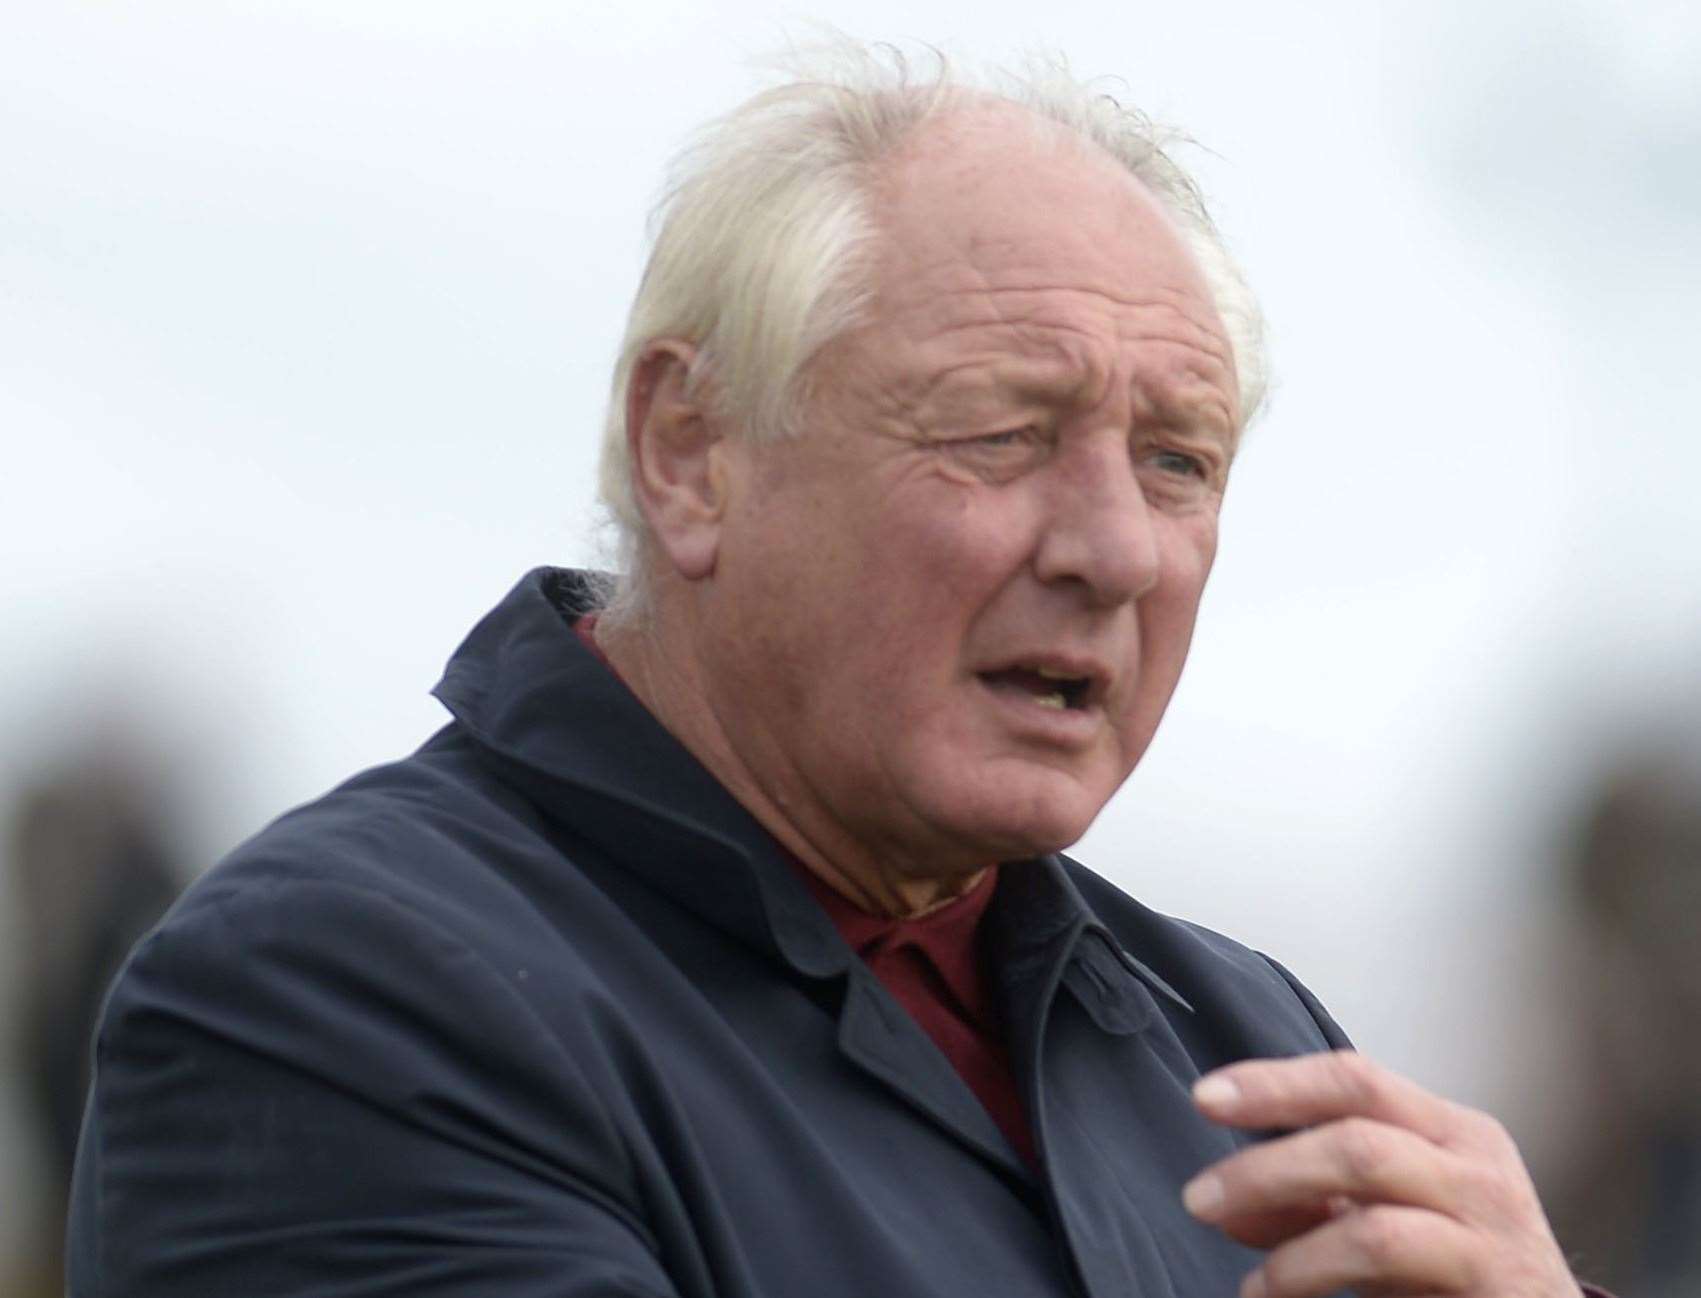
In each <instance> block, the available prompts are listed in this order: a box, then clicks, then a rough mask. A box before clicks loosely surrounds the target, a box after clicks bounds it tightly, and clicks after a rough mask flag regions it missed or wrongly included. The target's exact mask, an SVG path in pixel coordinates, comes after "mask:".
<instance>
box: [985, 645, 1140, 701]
mask: <svg viewBox="0 0 1701 1298" xmlns="http://www.w3.org/2000/svg"><path fill="white" fill-rule="evenodd" d="M1008 671H1030V672H1038V673H1041V674H1043V675H1047V676H1056V677H1059V678H1067V679H1070V680H1078V681H1084V682H1085V683H1086V684H1085V688H1084V689H1083V690H1082V692H1081V694H1080V696H1079V698H1077V699H1076V700H1074V703H1075V706H1077V707H1093V706H1096V705H1097V704H1099V703H1101V702H1103V700H1104V697H1105V695H1106V694H1108V693H1109V692H1110V682H1111V670H1110V668H1109V667H1108V666H1107V665H1106V664H1105V663H1104V662H1103V661H1102V660H1101V659H1098V658H1094V657H1092V656H1090V655H1087V654H1076V653H1067V652H1060V651H1058V650H1055V649H1044V650H1040V651H1038V652H1035V653H1017V654H1011V655H1010V656H1009V657H1007V658H1001V659H1000V660H998V661H997V662H995V663H992V664H990V665H988V666H986V667H981V668H977V669H976V671H975V674H976V675H977V676H994V675H997V674H998V673H999V672H1008Z"/></svg>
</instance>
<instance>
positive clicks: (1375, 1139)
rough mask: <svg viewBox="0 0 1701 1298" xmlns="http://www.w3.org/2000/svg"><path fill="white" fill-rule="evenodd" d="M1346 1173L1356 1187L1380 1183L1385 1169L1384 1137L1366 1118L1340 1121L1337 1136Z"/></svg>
mask: <svg viewBox="0 0 1701 1298" xmlns="http://www.w3.org/2000/svg"><path fill="white" fill-rule="evenodd" d="M1337 1140H1338V1143H1339V1148H1340V1151H1341V1157H1342V1159H1343V1161H1344V1162H1345V1163H1346V1169H1347V1171H1348V1173H1349V1174H1350V1175H1351V1176H1352V1177H1353V1179H1354V1181H1355V1182H1356V1183H1357V1184H1358V1185H1360V1186H1366V1185H1377V1184H1380V1182H1381V1180H1382V1177H1383V1173H1384V1171H1385V1169H1386V1168H1387V1166H1388V1159H1389V1148H1388V1140H1387V1134H1386V1133H1385V1132H1384V1131H1383V1129H1382V1126H1381V1124H1379V1123H1376V1122H1372V1121H1371V1120H1370V1119H1368V1118H1344V1119H1342V1120H1341V1123H1340V1130H1339V1135H1338V1137H1337Z"/></svg>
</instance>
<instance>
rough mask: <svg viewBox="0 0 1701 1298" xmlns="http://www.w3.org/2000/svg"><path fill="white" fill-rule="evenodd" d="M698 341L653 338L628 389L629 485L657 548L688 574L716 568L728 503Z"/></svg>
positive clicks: (696, 575) (697, 575) (701, 574)
mask: <svg viewBox="0 0 1701 1298" xmlns="http://www.w3.org/2000/svg"><path fill="white" fill-rule="evenodd" d="M697 361H698V353H697V350H696V348H694V347H693V346H691V344H689V343H684V342H678V341H675V340H672V339H656V340H654V341H652V342H650V343H649V344H648V345H647V346H646V347H645V348H644V350H643V352H642V353H641V354H640V355H639V357H638V360H637V363H636V364H635V365H634V366H633V367H632V378H631V381H630V382H629V384H628V385H627V389H626V437H627V446H628V450H629V452H630V455H631V459H632V488H633V494H634V495H635V496H636V497H637V502H638V508H639V509H640V510H641V511H642V512H643V515H644V519H645V521H646V522H647V523H648V524H649V529H650V535H651V536H652V537H653V538H654V540H655V542H656V545H657V547H658V548H659V550H660V551H661V554H662V555H663V556H665V557H666V558H667V559H668V560H669V561H670V563H671V565H672V567H673V568H674V570H675V571H676V572H677V573H678V574H679V575H680V576H681V577H683V578H685V579H686V580H687V581H698V580H701V579H702V578H704V577H708V576H711V575H713V573H714V570H715V554H716V550H717V548H718V546H719V543H720V527H721V518H722V515H723V513H724V511H725V508H726V483H725V473H724V468H725V466H724V464H723V462H722V459H723V454H724V450H725V448H724V447H723V446H722V445H721V439H722V435H721V431H720V421H719V420H718V419H716V418H715V416H714V414H713V412H712V411H711V410H710V409H709V408H708V403H707V401H706V399H705V398H704V396H703V394H702V393H701V392H700V391H699V390H698V388H697V385H693V384H692V382H691V369H692V366H693V364H695V363H697Z"/></svg>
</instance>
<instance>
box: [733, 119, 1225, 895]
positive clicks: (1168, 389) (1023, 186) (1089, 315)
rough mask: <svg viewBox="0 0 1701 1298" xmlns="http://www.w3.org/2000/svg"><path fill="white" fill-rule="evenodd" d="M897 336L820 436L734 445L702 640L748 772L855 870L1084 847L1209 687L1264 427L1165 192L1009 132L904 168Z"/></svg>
mask: <svg viewBox="0 0 1701 1298" xmlns="http://www.w3.org/2000/svg"><path fill="white" fill-rule="evenodd" d="M877 212H878V213H879V216H880V219H881V224H882V228H883V232H884V235H885V238H884V241H883V252H882V254H881V257H882V260H881V263H880V266H879V271H878V278H877V281H876V285H877V296H876V300H875V302H874V306H873V311H872V319H873V322H872V323H871V324H869V325H867V326H866V327H863V328H860V329H857V330H854V331H852V332H850V333H848V334H846V335H845V336H844V337H842V338H840V339H839V340H838V341H837V342H835V343H834V344H832V345H831V346H830V347H829V348H827V349H826V351H825V352H824V353H823V354H822V355H821V356H820V357H818V358H817V360H816V361H815V362H814V364H813V367H812V369H811V371H810V376H809V377H810V383H811V386H810V397H809V402H808V405H807V406H806V415H805V420H804V424H805V427H804V430H803V434H802V435H801V436H800V437H798V438H796V439H794V440H791V441H788V442H783V443H779V444H770V445H759V446H754V447H751V446H746V445H741V446H739V447H738V448H736V449H735V450H734V451H733V452H732V454H733V456H734V458H733V460H732V466H733V475H734V489H733V491H732V493H731V496H730V503H729V506H728V512H727V514H726V517H725V521H724V525H723V529H722V534H721V538H720V543H719V547H718V552H717V557H716V563H715V574H714V580H713V587H714V590H713V594H712V607H713V609H714V613H713V615H712V616H711V617H710V619H709V620H708V622H707V623H706V624H705V625H706V627H707V629H708V632H709V634H708V635H707V637H706V639H705V641H704V645H703V651H704V655H705V666H706V667H707V668H708V669H709V675H710V678H711V679H716V680H718V681H719V682H721V683H722V684H723V685H726V686H729V687H730V688H729V689H725V690H721V691H719V693H720V700H719V701H718V702H716V703H715V704H713V706H715V709H716V712H717V715H718V720H719V722H720V724H721V726H722V727H723V728H724V729H725V731H726V733H727V735H728V738H729V739H730V740H731V741H732V743H733V746H734V748H735V749H736V750H737V751H738V752H739V754H740V757H741V760H742V761H743V762H744V764H745V765H746V766H747V768H748V769H749V770H750V771H751V773H752V775H753V776H754V777H755V779H756V780H757V782H758V783H759V784H760V785H761V787H762V788H763V789H764V791H765V793H766V794H767V795H768V796H769V797H770V798H771V799H773V800H774V801H775V802H776V803H778V804H779V806H780V810H781V812H782V814H783V815H784V816H785V817H786V818H787V819H788V820H789V821H790V823H791V824H792V825H793V826H795V827H796V828H798V829H799V831H800V832H801V833H802V834H803V835H804V837H805V838H806V839H807V840H808V841H810V842H811V843H812V844H813V845H815V846H816V847H818V848H819V849H821V850H822V851H823V852H824V853H825V854H826V855H828V856H829V857H831V856H833V855H834V853H835V852H842V850H843V847H842V844H843V843H844V842H849V843H853V844H855V845H856V846H857V848H858V849H859V850H861V851H863V852H865V853H868V854H869V855H870V857H871V859H874V860H876V861H878V862H880V863H881V868H882V869H885V870H893V871H896V872H898V873H900V874H904V875H909V876H912V877H925V876H928V875H933V874H948V873H954V872H957V871H961V870H963V869H968V868H974V867H977V866H979V865H984V864H989V863H991V862H993V861H996V860H1007V859H1013V858H1017V857H1025V856H1030V855H1035V854H1038V853H1041V852H1046V851H1052V850H1056V849H1058V848H1061V847H1064V846H1067V845H1068V844H1069V843H1072V842H1073V841H1074V840H1075V839H1077V838H1078V837H1080V835H1081V834H1082V833H1083V832H1084V831H1085V830H1086V828H1087V826H1088V825H1089V824H1090V823H1091V821H1092V819H1093V817H1094V816H1095V815H1097V813H1098V811H1099V809H1100V808H1101V807H1103V805H1104V804H1105V802H1106V801H1107V800H1108V799H1109V797H1110V796H1111V794H1112V793H1113V792H1114V791H1115V790H1116V789H1117V787H1118V786H1119V785H1120V784H1121V783H1122V781H1123V780H1124V779H1125V778H1126V777H1127V775H1128V773H1129V772H1130V771H1131V770H1132V769H1133V767H1134V764H1135V762H1136V761H1138V760H1139V758H1140V755H1141V754H1142V752H1144V750H1145V748H1146V745H1147V743H1148V742H1149V741H1150V739H1151V737H1152V732H1153V730H1154V729H1155V728H1156V726H1157V724H1158V720H1159V718H1160V717H1161V716H1162V714H1163V710H1164V708H1165V706H1166V705H1167V703H1168V702H1169V698H1170V694H1171V692H1172V691H1173V690H1174V688H1175V684H1176V680H1177V678H1178V676H1179V675H1180V672H1181V666H1182V662H1183V660H1184V659H1185V657H1186V654H1187V646H1188V641H1189V638H1190V636H1191V634H1192V629H1193V622H1194V615H1195V612H1196V609H1197V607H1198V602H1199V596H1200V592H1201V590H1202V589H1203V587H1204V584H1205V578H1206V575H1207V574H1208V573H1209V571H1210V567H1211V561H1212V557H1213V555H1214V552H1215V548H1216V537H1217V512H1218V506H1219V504H1220V501H1221V498H1222V491H1223V487H1224V483H1225V481H1226V478H1227V474H1228V469H1229V461H1230V458H1231V455H1232V452H1233V449H1234V441H1235V433H1236V429H1237V426H1238V422H1239V409H1238V402H1237V389H1236V383H1235V374H1234V370H1233V364H1232V360H1231V353H1230V350H1229V345H1228V342H1227V340H1226V338H1225V336H1224V333H1223V330H1222V326H1221V324H1220V322H1219V320H1218V318H1217V315H1216V313H1215V311H1214V309H1213V307H1212V305H1211V302H1210V297H1209V293H1208V290H1207V289H1206V287H1205V284H1204V282H1203V279H1202V277H1201V276H1200V274H1199V272H1198V270H1197V268H1196V266H1195V265H1194V264H1193V261H1192V259H1191V257H1190V256H1189V255H1188V254H1187V252H1186V251H1185V250H1184V248H1183V246H1182V244H1181V242H1180V240H1179V238H1178V237H1177V235H1176V234H1175V232H1174V230H1173V228H1172V227H1171V225H1170V223H1169V221H1168V219H1167V218H1166V217H1165V216H1164V215H1163V214H1162V212H1161V210H1160V209H1159V207H1158V206H1157V204H1156V202H1155V200H1153V199H1152V198H1151V197H1150V195H1149V194H1148V193H1147V192H1146V191H1145V190H1144V189H1143V188H1142V187H1141V186H1140V185H1139V184H1138V183H1137V182H1136V181H1134V180H1133V179H1132V178H1131V177H1129V176H1128V175H1126V173H1124V172H1122V171H1121V170H1120V169H1118V168H1117V167H1116V166H1115V165H1114V164H1113V163H1111V162H1110V161H1109V160H1107V159H1105V158H1102V157H1098V156H1089V155H1087V154H1085V153H1083V152H1082V151H1080V150H1079V149H1077V148H1074V147H1071V146H1061V147H1059V146H1049V147H1048V146H1046V145H1042V144H1039V143H1037V142H1030V140H1029V138H1028V136H1027V135H1026V134H1025V133H1024V128H1022V127H1020V126H1013V125H1012V123H1011V122H1010V121H1009V120H1008V119H1007V118H1003V117H999V116H989V115H987V114H984V113H983V114H981V115H979V116H977V117H971V118H964V119H959V120H958V121H956V122H955V123H953V124H951V125H948V126H941V127H939V128H937V129H936V130H934V131H933V132H931V133H930V134H929V135H928V136H927V137H926V138H924V139H922V140H920V141H918V142H917V143H916V144H915V145H913V146H912V147H911V148H910V149H909V150H907V151H906V154H905V155H904V156H903V157H902V158H901V159H900V160H899V161H898V162H896V163H895V164H894V165H893V168H892V170H891V172H890V173H889V174H888V176H887V178H886V181H885V183H884V185H883V187H882V189H881V191H880V196H879V199H878V206H877Z"/></svg>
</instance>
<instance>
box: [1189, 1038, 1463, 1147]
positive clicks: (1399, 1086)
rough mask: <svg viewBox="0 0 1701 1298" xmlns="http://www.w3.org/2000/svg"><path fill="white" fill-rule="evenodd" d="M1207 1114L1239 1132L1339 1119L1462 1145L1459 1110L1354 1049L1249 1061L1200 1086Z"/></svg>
mask: <svg viewBox="0 0 1701 1298" xmlns="http://www.w3.org/2000/svg"><path fill="white" fill-rule="evenodd" d="M1193 1102H1194V1103H1195V1104H1196V1105H1198V1107H1199V1109H1200V1111H1201V1112H1202V1113H1204V1114H1205V1116H1206V1117H1208V1118H1211V1119H1213V1120H1215V1121H1217V1122H1221V1123H1224V1124H1226V1125H1229V1126H1234V1127H1309V1126H1313V1125H1315V1124H1317V1123H1319V1122H1331V1121H1334V1120H1335V1119H1338V1118H1348V1117H1362V1118H1371V1119H1374V1120H1375V1121H1378V1122H1387V1123H1391V1124H1392V1125H1394V1126H1397V1127H1403V1128H1405V1129H1406V1130H1407V1131H1411V1132H1415V1133H1416V1134H1417V1135H1420V1136H1423V1137H1424V1138H1425V1139H1428V1140H1431V1141H1434V1142H1435V1143H1436V1144H1438V1145H1453V1144H1457V1143H1458V1141H1459V1136H1460V1122H1459V1116H1458V1115H1459V1110H1458V1107H1457V1106H1456V1105H1454V1104H1453V1103H1451V1102H1450V1101H1448V1100H1444V1099H1442V1098H1441V1097H1440V1096H1437V1095H1432V1094H1431V1093H1430V1092H1428V1091H1426V1090H1424V1089H1423V1087H1421V1086H1419V1085H1418V1084H1417V1083H1416V1082H1414V1081H1411V1080H1410V1079H1408V1078H1405V1077H1401V1076H1400V1075H1399V1074H1398V1073H1394V1072H1390V1071H1389V1070H1388V1069H1386V1068H1383V1067H1382V1066H1381V1065H1380V1064H1376V1063H1373V1062H1372V1061H1371V1060H1369V1059H1366V1058H1365V1057H1364V1056H1363V1055H1361V1054H1359V1053H1358V1052H1357V1051H1354V1050H1335V1051H1329V1052H1326V1053H1320V1054H1313V1055H1299V1056H1297V1057H1295V1058H1292V1059H1250V1060H1246V1061H1245V1062H1242V1063H1238V1064H1230V1065H1229V1066H1228V1067H1226V1068H1219V1069H1217V1070H1216V1071H1215V1072H1212V1073H1207V1074H1206V1075H1205V1076H1204V1077H1202V1078H1200V1079H1199V1081H1198V1082H1197V1083H1195V1084H1194V1087H1193Z"/></svg>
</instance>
